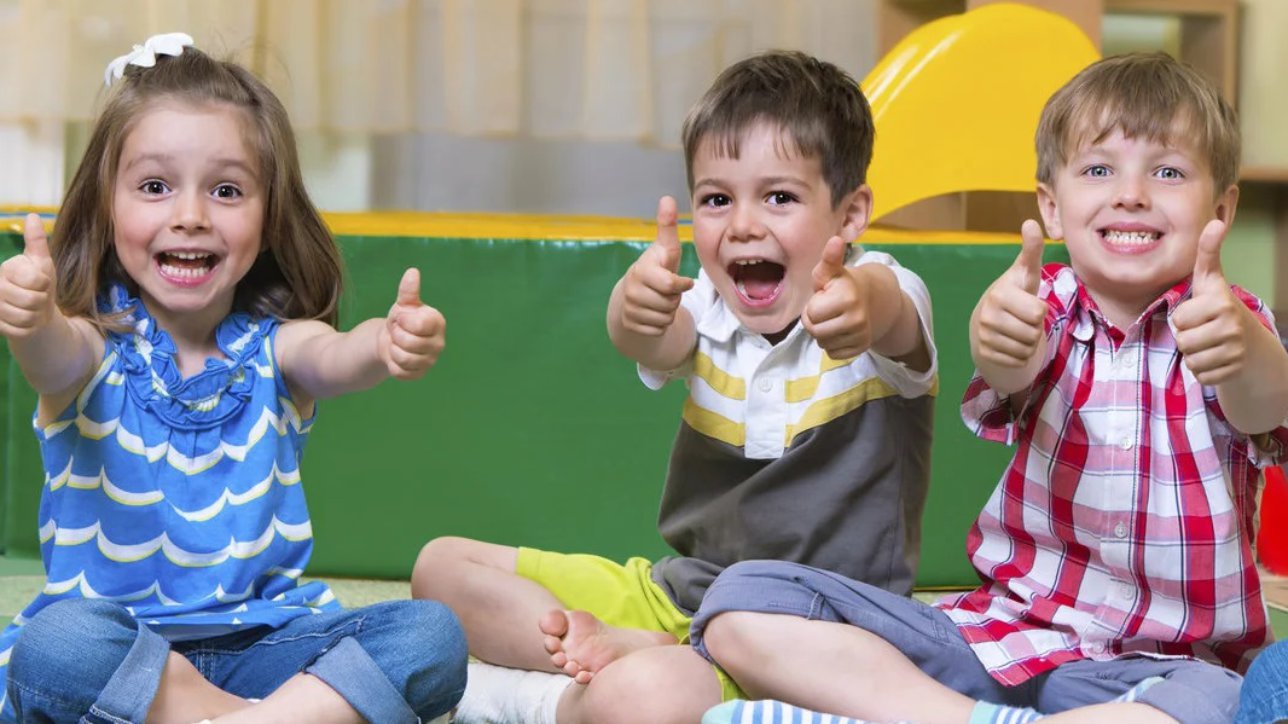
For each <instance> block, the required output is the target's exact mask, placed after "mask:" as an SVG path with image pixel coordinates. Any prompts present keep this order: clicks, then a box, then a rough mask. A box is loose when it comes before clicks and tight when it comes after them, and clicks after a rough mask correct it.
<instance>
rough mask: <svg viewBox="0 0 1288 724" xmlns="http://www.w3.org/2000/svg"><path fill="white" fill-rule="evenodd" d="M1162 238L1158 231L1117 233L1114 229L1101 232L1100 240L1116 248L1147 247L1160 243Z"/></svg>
mask: <svg viewBox="0 0 1288 724" xmlns="http://www.w3.org/2000/svg"><path fill="white" fill-rule="evenodd" d="M1161 236H1162V234H1161V233H1159V232H1157V231H1116V230H1114V229H1104V230H1102V231H1101V232H1100V238H1102V239H1104V240H1105V241H1107V242H1108V243H1110V244H1113V245H1114V246H1146V245H1148V244H1153V243H1154V242H1155V241H1158V239H1159V238H1160V237H1161Z"/></svg>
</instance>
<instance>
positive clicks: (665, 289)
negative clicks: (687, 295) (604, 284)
mask: <svg viewBox="0 0 1288 724" xmlns="http://www.w3.org/2000/svg"><path fill="white" fill-rule="evenodd" d="M679 270H680V236H679V232H678V230H677V229H676V211H675V199H673V198H671V197H670V196H663V197H662V199H661V200H660V201H658V204H657V238H656V239H655V240H654V242H653V243H652V244H651V245H649V248H647V249H645V250H644V253H643V254H640V257H639V258H638V259H636V260H635V263H634V264H632V265H631V268H630V269H627V270H626V274H625V275H624V276H622V278H621V279H619V280H618V282H617V284H616V285H615V286H614V287H613V293H612V296H611V297H609V300H608V337H609V339H611V340H612V341H613V346H615V347H616V348H617V351H619V352H621V353H622V354H623V355H625V356H626V357H629V358H630V359H632V360H635V361H636V362H638V363H639V364H641V365H644V366H645V367H648V368H650V369H655V370H672V369H675V368H676V367H679V366H680V365H681V364H683V363H684V361H685V360H686V359H687V358H688V357H689V355H690V354H692V353H693V348H694V346H695V345H696V344H697V339H698V337H697V332H696V330H695V329H694V325H693V317H692V316H691V315H690V314H689V312H688V310H686V309H684V308H683V307H681V306H680V298H681V296H682V295H683V294H684V292H686V291H688V290H689V289H691V288H692V287H693V280H692V279H690V278H688V277H683V276H680V275H679V273H678V272H679Z"/></svg>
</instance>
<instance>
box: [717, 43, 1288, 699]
mask: <svg viewBox="0 0 1288 724" xmlns="http://www.w3.org/2000/svg"><path fill="white" fill-rule="evenodd" d="M1037 148H1038V181H1039V183H1038V205H1039V209H1040V211H1041V213H1042V218H1043V221H1044V222H1045V223H1046V228H1047V230H1048V232H1049V233H1050V234H1051V236H1052V237H1054V238H1063V239H1064V240H1065V243H1066V245H1067V246H1068V250H1069V257H1070V260H1071V262H1072V266H1071V267H1067V266H1064V265H1061V264H1048V265H1046V266H1045V267H1043V266H1042V235H1041V231H1040V230H1039V228H1038V226H1037V224H1036V223H1035V222H1032V221H1030V222H1026V223H1025V225H1024V228H1023V239H1024V243H1023V248H1022V250H1021V251H1020V253H1019V256H1018V258H1017V259H1016V261H1015V263H1014V264H1013V265H1012V266H1011V268H1010V269H1008V270H1007V271H1006V272H1005V273H1004V274H1003V275H1002V276H1001V277H1000V278H999V279H998V280H997V281H996V282H994V283H993V284H992V286H990V287H989V289H988V290H987V291H986V292H985V293H984V296H983V298H982V299H981V300H980V302H979V305H978V306H977V307H976V309H975V313H974V315H973V316H972V318H971V329H970V332H971V335H970V337H971V354H972V356H973V358H974V360H975V363H976V366H977V368H978V372H977V374H976V376H975V378H974V379H973V380H972V381H971V384H970V385H969V387H968V388H967V390H966V394H965V399H964V401H963V403H962V416H963V418H964V419H965V420H966V422H967V424H968V425H969V426H970V427H971V428H972V429H974V430H975V432H976V434H978V435H979V436H980V437H983V438H985V439H989V440H995V441H998V442H1004V443H1007V444H1015V445H1016V450H1015V456H1014V458H1013V459H1012V461H1011V463H1010V465H1009V466H1008V467H1007V469H1006V472H1005V473H1004V474H1003V476H1002V479H1001V481H1000V482H999V483H998V485H997V487H996V489H995V490H994V492H993V494H992V496H991V497H990V498H989V500H988V502H987V503H986V504H985V505H984V509H983V511H982V512H981V513H980V515H979V517H978V518H977V520H976V522H975V524H974V526H973V527H972V528H971V530H970V533H969V535H968V537H967V554H968V555H969V557H970V560H971V563H972V564H973V565H974V567H975V569H976V571H977V572H978V574H979V577H980V579H981V581H982V584H981V585H980V587H979V588H977V589H976V590H974V591H972V592H970V593H966V594H962V595H958V596H950V597H948V598H945V599H943V600H941V601H939V602H938V603H937V604H935V606H933V607H931V606H927V605H925V604H920V603H917V602H915V601H909V600H906V599H899V598H896V597H892V596H890V595H888V594H887V593H886V592H885V591H881V590H878V589H875V588H873V587H872V586H869V585H865V584H863V583H858V582H855V581H849V580H846V579H844V578H842V577H840V576H837V575H835V574H833V573H830V572H819V571H811V570H807V569H803V568H799V567H793V566H791V565H790V564H777V565H766V566H760V567H756V566H749V567H745V568H744V567H733V568H729V569H727V570H726V571H725V573H724V574H723V575H721V577H720V578H719V580H717V581H716V582H715V583H714V584H713V585H712V586H711V589H710V591H709V593H708V594H707V596H706V598H705V600H704V602H703V605H702V610H701V611H700V612H699V613H698V615H697V617H696V620H695V621H694V639H695V643H694V645H695V647H697V648H699V649H700V650H706V651H707V652H708V653H710V655H711V656H712V657H713V658H714V660H715V661H717V662H719V663H720V664H721V665H722V666H724V667H725V668H726V669H727V670H728V671H729V673H730V674H731V675H732V676H733V677H734V679H735V680H736V681H737V682H738V683H739V684H741V685H742V686H743V687H744V688H745V689H747V691H749V692H750V693H752V694H754V695H756V696H762V697H763V696H772V697H778V698H782V699H786V700H789V701H791V702H792V703H793V704H801V705H806V706H810V707H812V708H817V709H823V710H827V711H832V712H835V713H837V714H844V715H847V716H857V717H863V718H864V719H865V720H872V721H892V720H912V721H918V722H925V723H931V722H967V721H970V722H982V721H1005V722H1026V721H1029V720H1031V719H1034V718H1038V717H1039V716H1041V715H1052V717H1051V719H1052V721H1092V722H1105V721H1124V722H1176V721H1179V722H1187V723H1194V724H1200V723H1201V724H1209V723H1210V724H1219V723H1221V722H1228V721H1230V720H1231V719H1232V717H1233V716H1234V712H1235V708H1236V707H1237V705H1238V698H1239V686H1240V676H1239V674H1238V673H1236V672H1237V671H1243V670H1244V669H1246V667H1247V665H1248V663H1249V662H1250V661H1251V660H1252V658H1253V656H1255V655H1256V653H1257V652H1258V651H1259V650H1260V649H1261V648H1262V647H1263V646H1265V644H1266V643H1267V642H1268V640H1269V638H1270V632H1269V630H1268V626H1267V613H1266V607H1265V603H1264V601H1263V600H1262V596H1261V586H1260V583H1259V582H1258V578H1257V569H1256V566H1255V563H1254V561H1253V556H1252V547H1251V545H1250V541H1251V539H1252V531H1253V527H1252V524H1253V514H1254V513H1255V509H1256V502H1255V496H1256V491H1257V486H1258V484H1259V482H1260V479H1261V473H1260V468H1261V467H1263V466H1265V465H1269V464H1274V463H1277V462H1279V461H1280V460H1282V458H1283V456H1284V451H1285V444H1286V443H1288V428H1285V427H1284V420H1285V416H1286V415H1288V353H1285V351H1284V348H1283V346H1282V345H1281V344H1280V342H1279V339H1278V336H1277V335H1276V334H1275V333H1274V332H1273V331H1272V330H1274V324H1273V320H1272V319H1271V317H1270V313H1269V311H1268V310H1267V309H1266V307H1265V305H1264V304H1262V303H1261V301H1260V300H1258V299H1257V298H1256V297H1254V296H1253V295H1251V294H1249V293H1248V292H1246V291H1244V290H1242V289H1240V288H1239V287H1236V286H1233V285H1231V284H1230V283H1229V282H1227V281H1226V279H1225V276H1224V274H1223V273H1222V270H1221V262H1220V250H1221V243H1222V240H1223V238H1224V235H1225V232H1226V228H1227V226H1228V225H1229V224H1230V222H1231V221H1232V220H1233V219H1234V211H1235V205H1236V203H1237V201H1238V186H1237V185H1236V182H1237V179H1238V166H1239V133H1238V127H1237V125H1236V121H1235V117H1234V112H1233V110H1231V108H1230V107H1229V105H1228V104H1226V102H1225V101H1224V100H1223V99H1222V98H1221V97H1220V95H1219V94H1218V93H1217V92H1216V90H1215V89H1214V88H1213V87H1212V85H1211V84H1210V83H1208V82H1207V81H1206V80H1204V79H1203V78H1202V77H1201V76H1199V75H1198V74H1197V73H1196V72H1195V71H1194V70H1193V69H1191V68H1189V67H1187V66H1185V65H1183V64H1181V63H1178V62H1177V61H1175V60H1173V59H1172V58H1170V57H1168V56H1166V55H1164V54H1162V53H1155V54H1135V55H1127V56H1119V57H1113V58H1107V59H1105V60H1102V61H1100V62H1098V63H1095V64H1093V65H1092V66H1090V67H1088V68H1087V69H1085V70H1083V71H1082V72H1081V73H1080V74H1078V76H1076V77H1075V78H1074V79H1072V80H1071V81H1070V82H1069V83H1068V84H1066V85H1065V86H1064V87H1063V88H1062V89H1061V90H1059V91H1057V92H1056V94H1055V95H1054V96H1052V98H1051V100H1050V101H1048V103H1047V105H1046V108H1045V109H1044V110H1043V112H1042V116H1041V119H1040V122H1039V125H1038V131H1037ZM749 598H753V599H754V600H755V604H754V605H753V606H748V605H747V603H746V602H747V600H748V599H749ZM752 611H754V612H752ZM726 612H735V613H726ZM782 614H794V615H782ZM983 702H996V703H997V704H1005V705H1008V706H1007V707H1001V706H996V705H994V704H988V703H983ZM1012 707H1013V708H1012ZM788 714H790V715H791V716H793V717H794V719H793V721H796V722H799V723H801V724H809V723H810V722H814V721H822V720H823V719H822V718H816V717H815V716H814V715H812V714H810V713H808V712H800V711H790V710H787V711H784V710H783V709H782V707H781V705H778V706H777V707H776V706H774V705H767V704H755V705H741V704H736V703H735V704H731V705H726V706H723V707H720V708H718V709H717V710H714V711H712V712H710V713H709V715H708V717H707V718H706V719H704V722H708V723H716V722H726V721H731V720H734V721H741V722H759V721H769V720H771V719H772V717H773V716H786V715H788ZM827 720H828V721H836V720H835V719H832V718H830V717H829V718H828V719H827Z"/></svg>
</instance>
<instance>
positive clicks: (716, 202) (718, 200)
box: [701, 194, 730, 206]
mask: <svg viewBox="0 0 1288 724" xmlns="http://www.w3.org/2000/svg"><path fill="white" fill-rule="evenodd" d="M701 203H702V205H703V206H728V205H729V203H730V199H729V197H728V196H725V195H724V194H707V195H706V196H703V197H702V199H701Z"/></svg>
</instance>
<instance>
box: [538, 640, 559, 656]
mask: <svg viewBox="0 0 1288 724" xmlns="http://www.w3.org/2000/svg"><path fill="white" fill-rule="evenodd" d="M541 643H542V644H543V645H544V646H545V647H546V653H547V654H557V653H559V652H560V651H563V639H561V638H559V637H558V636H546V637H545V638H543V639H542V640H541Z"/></svg>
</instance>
